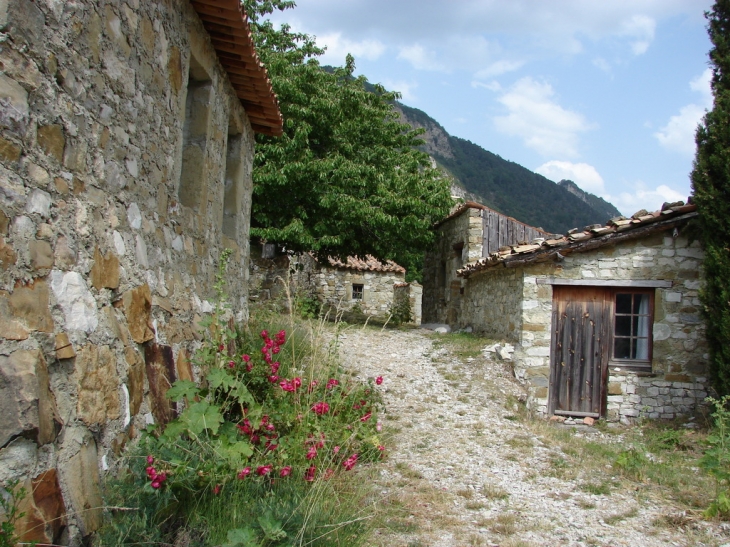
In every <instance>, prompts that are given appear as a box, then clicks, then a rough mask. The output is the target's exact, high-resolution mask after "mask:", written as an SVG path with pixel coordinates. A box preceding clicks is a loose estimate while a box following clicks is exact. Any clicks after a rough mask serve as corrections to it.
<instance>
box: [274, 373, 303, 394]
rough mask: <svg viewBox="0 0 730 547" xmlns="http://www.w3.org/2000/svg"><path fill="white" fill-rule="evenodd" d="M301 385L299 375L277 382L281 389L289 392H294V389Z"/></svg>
mask: <svg viewBox="0 0 730 547" xmlns="http://www.w3.org/2000/svg"><path fill="white" fill-rule="evenodd" d="M301 385H302V379H301V378H299V377H297V378H294V379H293V380H291V381H289V380H286V379H284V380H282V381H281V382H279V386H280V387H281V389H283V390H284V391H289V392H291V393H294V392H296V390H297V389H299V388H300V387H301Z"/></svg>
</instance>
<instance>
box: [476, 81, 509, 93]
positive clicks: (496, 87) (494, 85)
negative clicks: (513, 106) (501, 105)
mask: <svg viewBox="0 0 730 547" xmlns="http://www.w3.org/2000/svg"><path fill="white" fill-rule="evenodd" d="M471 86H472V87H475V88H476V87H483V88H484V89H488V90H489V91H502V86H501V85H500V83H499V82H498V81H497V80H492V81H491V82H489V83H486V84H485V83H484V82H472V83H471Z"/></svg>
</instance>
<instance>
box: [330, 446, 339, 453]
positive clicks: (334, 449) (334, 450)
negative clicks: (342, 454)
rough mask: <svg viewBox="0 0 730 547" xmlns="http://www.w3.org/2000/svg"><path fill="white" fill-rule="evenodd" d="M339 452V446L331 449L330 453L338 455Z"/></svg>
mask: <svg viewBox="0 0 730 547" xmlns="http://www.w3.org/2000/svg"><path fill="white" fill-rule="evenodd" d="M339 451H340V447H339V446H335V447H334V448H333V449H332V452H334V453H335V454H337V453H338V452H339Z"/></svg>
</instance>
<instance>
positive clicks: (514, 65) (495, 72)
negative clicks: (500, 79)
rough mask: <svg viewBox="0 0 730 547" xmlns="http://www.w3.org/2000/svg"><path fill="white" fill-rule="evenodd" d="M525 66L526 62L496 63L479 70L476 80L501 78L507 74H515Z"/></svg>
mask: <svg viewBox="0 0 730 547" xmlns="http://www.w3.org/2000/svg"><path fill="white" fill-rule="evenodd" d="M524 64H525V63H524V61H507V60H502V61H495V62H494V63H492V64H491V65H489V66H488V67H486V68H483V69H481V70H478V71H477V72H476V73H475V74H474V78H476V79H477V80H486V79H488V78H493V77H494V76H501V75H502V74H506V73H507V72H514V71H515V70H518V69H520V68H521V67H522V65H524Z"/></svg>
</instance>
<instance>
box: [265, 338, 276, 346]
mask: <svg viewBox="0 0 730 547" xmlns="http://www.w3.org/2000/svg"><path fill="white" fill-rule="evenodd" d="M264 347H265V348H268V349H271V348H273V347H274V341H273V340H272V339H271V338H267V339H266V340H265V341H264Z"/></svg>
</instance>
